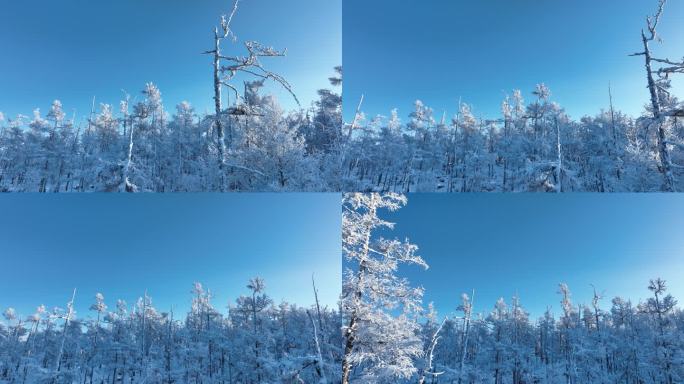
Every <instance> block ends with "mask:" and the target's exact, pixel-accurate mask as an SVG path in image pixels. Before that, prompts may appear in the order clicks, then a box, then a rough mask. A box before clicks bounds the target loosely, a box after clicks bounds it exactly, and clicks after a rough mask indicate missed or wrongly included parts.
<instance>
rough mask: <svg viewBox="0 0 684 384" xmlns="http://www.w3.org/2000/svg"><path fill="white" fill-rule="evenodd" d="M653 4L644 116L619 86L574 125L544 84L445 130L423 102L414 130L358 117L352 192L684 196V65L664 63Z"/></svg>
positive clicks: (412, 119) (661, 5) (467, 111)
mask: <svg viewBox="0 0 684 384" xmlns="http://www.w3.org/2000/svg"><path fill="white" fill-rule="evenodd" d="M653 3H654V4H657V8H656V12H655V13H654V14H653V15H651V16H648V18H647V19H646V28H644V29H643V30H642V31H641V34H642V36H641V37H642V39H641V40H642V41H641V42H639V41H638V40H636V41H635V42H634V43H635V44H637V43H640V44H641V45H643V51H640V52H636V53H634V54H632V55H631V56H635V57H638V58H639V60H642V59H643V60H644V62H642V63H641V65H642V67H641V68H644V69H645V73H644V74H645V75H646V76H644V77H642V78H641V81H642V82H643V84H644V86H645V87H646V88H647V89H648V91H649V94H650V100H648V101H649V102H648V103H647V104H645V108H644V110H643V112H642V113H641V114H640V115H639V116H628V115H625V114H624V113H622V112H620V111H619V110H618V109H616V108H615V106H614V105H613V97H612V96H613V94H612V90H611V88H610V86H608V87H607V89H606V104H605V105H603V109H601V110H600V112H598V113H597V114H595V115H593V116H582V117H579V118H577V117H575V118H574V119H573V118H571V117H570V116H568V115H567V114H566V113H565V111H564V110H563V108H562V107H561V106H560V105H559V104H558V103H556V102H554V101H553V100H552V98H553V94H552V92H551V90H550V89H549V87H547V86H546V85H545V84H543V83H541V84H538V85H537V86H536V87H535V88H534V89H533V90H532V91H531V96H532V97H531V98H530V99H531V100H532V101H531V102H529V103H526V102H525V100H524V97H523V93H522V92H521V91H520V90H514V91H513V92H512V94H511V95H507V96H505V97H504V100H503V101H502V103H501V106H500V111H501V114H500V116H489V117H488V118H485V117H481V116H474V115H473V113H472V112H471V108H470V106H469V105H467V104H464V103H459V105H457V106H456V110H457V111H458V113H457V114H456V115H455V116H454V118H453V119H451V122H450V123H449V124H447V123H446V121H445V119H442V121H441V122H439V123H437V122H436V121H435V119H434V118H433V116H432V115H433V111H432V109H431V108H430V107H429V106H427V105H425V104H424V103H423V102H422V101H420V100H418V101H416V102H415V104H414V106H413V112H411V113H410V114H409V121H408V123H406V124H400V123H398V121H399V120H398V118H397V115H396V112H395V111H396V109H393V110H392V115H391V117H390V118H389V119H387V118H385V117H379V118H374V119H371V121H372V124H370V123H367V122H364V121H357V120H356V119H355V123H356V124H354V125H355V126H354V128H355V132H356V134H355V135H354V136H353V137H352V140H351V142H350V143H349V145H348V146H346V147H345V153H344V156H343V159H344V161H343V164H342V170H343V173H342V175H341V177H342V184H343V186H344V188H345V190H352V191H364V192H389V191H391V192H399V193H408V192H576V191H588V192H653V191H667V192H675V191H681V190H684V125H683V124H684V122H683V121H682V118H684V103H682V102H681V101H680V100H679V99H678V98H677V97H676V95H675V94H674V93H673V88H672V79H673V78H675V77H677V76H680V75H681V74H684V59H680V60H674V61H673V60H670V59H666V58H659V57H658V56H657V53H658V52H655V51H654V49H656V43H661V42H662V40H661V39H660V36H659V35H658V33H657V30H656V28H657V27H658V25H659V22H660V18H661V15H662V14H663V12H664V9H666V8H665V4H666V0H659V1H657V2H655V1H653ZM635 32H637V31H635ZM635 35H636V34H635ZM637 46H638V45H637ZM625 54H626V55H627V54H628V52H625ZM633 60H634V63H635V66H636V65H638V64H639V62H638V60H636V59H633ZM644 64H645V65H644ZM563 96H564V97H568V95H563ZM644 101H645V102H646V100H644ZM600 107H601V106H596V110H598V109H599V108H600ZM444 115H446V112H444Z"/></svg>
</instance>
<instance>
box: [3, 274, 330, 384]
mask: <svg viewBox="0 0 684 384" xmlns="http://www.w3.org/2000/svg"><path fill="white" fill-rule="evenodd" d="M248 287H250V288H248V292H250V293H249V295H248V296H243V297H242V298H244V297H248V298H249V299H251V298H253V297H257V300H256V301H250V300H243V299H242V298H239V299H237V300H235V301H234V302H232V303H230V302H229V303H227V304H228V309H227V310H225V309H223V310H221V309H218V307H223V308H225V306H226V303H223V304H221V305H217V306H214V303H213V302H212V295H211V293H210V291H209V290H208V289H206V288H205V287H203V286H202V284H200V283H195V284H194V285H193V286H192V289H191V290H189V291H190V295H191V298H192V301H191V306H190V310H189V311H188V312H187V313H178V311H177V310H176V311H174V308H175V307H171V308H170V310H167V311H164V310H161V309H159V308H157V307H155V305H154V303H153V301H152V298H151V297H150V296H149V295H148V294H147V293H145V294H144V295H143V296H141V297H140V298H139V299H138V300H137V301H136V303H135V305H134V306H132V307H129V306H127V304H126V302H125V301H123V300H118V301H117V302H116V304H115V305H114V309H113V310H109V309H108V307H107V304H106V302H105V297H104V295H102V294H101V293H97V294H96V295H95V297H94V302H93V303H92V305H91V306H90V310H91V311H92V312H91V314H92V316H88V317H84V318H78V317H76V316H75V314H74V313H73V311H72V309H71V308H72V304H71V302H69V303H68V304H67V311H64V310H62V309H60V308H55V309H53V310H51V311H47V310H46V308H45V306H43V305H41V306H39V307H38V308H37V310H36V311H35V313H34V314H32V315H30V316H27V317H24V316H21V315H19V314H17V313H16V311H15V310H14V309H11V308H9V309H7V310H5V311H4V322H0V382H1V383H43V382H51V383H63V384H66V383H69V384H71V383H84V382H85V383H118V384H121V383H127V384H129V383H130V384H136V383H140V384H142V383H188V384H190V383H245V384H260V383H319V384H323V383H332V384H334V383H339V382H340V378H339V377H340V375H339V371H340V363H341V356H342V350H341V345H342V335H341V333H340V326H341V325H340V315H339V313H338V312H337V311H336V310H335V309H330V308H327V307H325V306H317V305H311V306H309V307H299V306H297V305H294V304H290V303H287V302H281V303H279V304H277V305H276V304H273V301H272V300H271V299H270V297H269V296H268V295H267V294H266V292H265V284H264V283H263V280H262V279H260V278H255V279H252V280H251V281H250V283H249V285H248ZM257 291H258V295H257V296H253V294H257ZM312 297H313V295H312ZM76 301H78V297H76ZM24 319H25V321H24ZM314 325H315V332H314ZM60 356H61V357H60Z"/></svg>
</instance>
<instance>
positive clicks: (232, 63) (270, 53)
mask: <svg viewBox="0 0 684 384" xmlns="http://www.w3.org/2000/svg"><path fill="white" fill-rule="evenodd" d="M239 2H240V0H235V2H234V3H233V8H232V10H231V11H230V15H228V16H226V15H222V16H221V28H220V30H219V28H218V27H215V28H214V49H212V50H210V51H206V52H204V54H207V55H212V58H213V79H214V81H213V84H214V112H215V120H214V124H215V127H216V133H217V140H218V143H217V148H218V162H219V168H220V169H223V168H224V165H225V152H226V143H225V130H224V126H223V122H222V121H221V115H222V114H223V112H222V105H223V102H222V98H221V90H222V87H227V88H229V89H230V90H232V91H233V92H234V93H235V104H236V107H235V108H233V109H234V111H239V112H243V111H244V110H245V109H244V108H242V107H241V106H240V102H241V99H242V97H241V95H240V93H239V92H238V90H237V88H236V87H235V86H233V85H232V84H231V83H230V82H231V81H232V80H233V78H234V77H235V76H236V75H237V74H238V73H243V74H247V75H251V76H254V77H256V78H259V79H262V80H269V79H270V80H273V81H275V82H276V83H278V84H280V85H281V86H282V87H283V88H285V90H286V91H288V92H289V93H290V94H291V95H292V97H293V98H294V100H295V101H296V102H297V105H299V100H298V99H297V96H296V95H295V94H294V92H293V90H292V86H290V84H289V83H288V82H287V80H285V78H284V77H282V76H281V75H278V74H276V73H274V72H270V71H268V70H266V69H265V68H264V66H263V64H262V63H261V61H260V59H261V58H262V57H284V56H285V55H286V54H287V50H283V51H278V50H276V49H274V48H272V47H267V46H264V45H262V44H260V43H259V42H256V41H245V42H244V46H245V48H246V49H247V55H246V56H245V55H242V56H225V55H223V54H222V53H221V42H222V41H223V40H224V39H228V38H230V39H231V40H233V41H236V40H237V36H236V35H235V33H233V31H232V29H231V23H232V21H233V17H234V16H235V13H236V12H237V9H238V4H239ZM224 63H225V65H223V64H224ZM231 114H236V113H230V112H229V115H231ZM239 114H241V115H243V114H245V113H239ZM232 139H233V138H232V132H231V130H230V127H228V144H229V145H230V144H231V142H232Z"/></svg>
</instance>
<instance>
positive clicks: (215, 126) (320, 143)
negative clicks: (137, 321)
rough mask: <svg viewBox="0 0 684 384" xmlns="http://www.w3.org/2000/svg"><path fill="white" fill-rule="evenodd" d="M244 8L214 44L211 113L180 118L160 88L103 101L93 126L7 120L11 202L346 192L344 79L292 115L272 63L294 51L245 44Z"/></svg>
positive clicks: (57, 107) (1, 129) (62, 114)
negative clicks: (93, 194)
mask: <svg viewBox="0 0 684 384" xmlns="http://www.w3.org/2000/svg"><path fill="white" fill-rule="evenodd" d="M238 5H239V0H236V1H235V2H234V5H233V7H232V9H231V12H230V14H229V15H227V16H225V15H224V16H222V17H221V19H220V25H219V26H218V27H216V28H215V29H214V30H213V36H212V37H213V42H212V40H209V39H208V41H207V42H206V43H207V44H208V45H209V46H211V47H213V49H211V50H209V51H206V52H204V53H205V54H206V55H207V58H208V59H207V60H209V59H210V60H211V63H213V65H212V68H213V70H212V72H207V79H209V78H210V76H211V79H213V89H207V99H209V98H210V97H211V98H212V100H211V104H212V105H213V106H214V107H213V111H212V113H198V112H197V111H195V109H194V108H193V106H192V105H191V104H190V103H189V102H181V103H180V104H178V105H176V106H174V107H173V108H171V109H169V108H168V107H166V106H165V105H164V104H163V102H162V93H161V91H160V90H159V89H158V88H157V86H155V85H154V84H153V83H148V84H145V86H144V88H143V90H142V97H135V96H133V97H131V95H128V94H124V95H122V100H120V102H119V103H118V106H113V105H112V104H108V103H101V104H99V107H98V106H96V100H95V98H94V99H93V103H92V110H91V112H90V115H89V116H88V117H87V119H86V120H85V121H81V120H78V121H77V120H76V118H75V116H73V115H71V114H70V113H68V112H67V110H68V109H67V108H66V107H65V106H63V105H62V102H61V101H59V100H55V101H54V102H53V103H52V105H51V106H49V108H48V109H47V113H43V112H42V111H41V109H39V108H37V109H35V110H34V111H33V114H32V116H24V115H19V116H16V117H14V118H10V117H8V116H4V115H3V114H2V113H0V191H9V192H86V191H107V192H116V191H127V192H136V191H141V192H142V191H150V192H189V191H329V190H335V191H337V190H339V165H340V153H341V152H340V151H341V148H340V137H341V129H342V116H341V108H342V105H341V104H342V99H341V96H340V94H339V92H337V91H336V90H334V89H333V87H337V86H340V85H341V82H342V78H341V74H342V68H341V67H337V68H334V71H333V68H331V74H332V76H331V77H330V79H329V80H330V83H331V89H321V90H319V92H318V95H319V99H318V100H316V101H314V102H312V104H311V105H310V106H305V107H301V106H300V108H299V109H298V110H294V111H289V112H288V111H284V110H283V109H282V108H281V107H280V106H279V103H278V101H277V100H276V99H275V98H274V97H273V96H269V95H264V94H262V93H263V92H262V91H261V88H263V87H264V86H265V85H266V84H267V83H271V84H275V85H276V86H278V87H281V88H282V89H284V90H285V91H286V93H288V94H290V95H291V96H292V98H293V99H294V100H295V101H296V103H297V105H299V100H298V99H297V96H296V94H295V92H294V87H293V86H292V85H291V84H290V83H288V81H287V80H286V78H285V77H284V76H282V75H280V74H277V73H274V72H271V71H270V70H268V69H267V68H266V65H265V64H264V63H263V61H264V60H263V59H264V58H272V59H280V60H283V59H285V58H284V56H285V55H286V50H282V51H281V50H277V49H275V48H272V47H270V46H267V45H263V44H261V43H259V42H256V41H249V40H244V41H242V40H238V39H237V36H236V35H235V33H234V32H233V30H232V29H231V21H232V20H233V19H234V17H238V16H239V15H238V14H237V11H238ZM227 43H231V44H232V45H228V44H227ZM228 51H229V52H232V53H231V54H228V53H224V52H228ZM238 79H239V80H240V83H239V84H238ZM245 79H246V80H245ZM224 91H227V92H228V93H227V94H226V92H224ZM136 100H138V101H136ZM70 115H71V116H70Z"/></svg>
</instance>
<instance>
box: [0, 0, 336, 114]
mask: <svg viewBox="0 0 684 384" xmlns="http://www.w3.org/2000/svg"><path fill="white" fill-rule="evenodd" d="M231 6H232V0H198V1H187V0H116V1H113V0H110V1H91V0H63V1H52V0H30V1H10V2H5V3H4V4H3V6H2V14H3V15H4V16H5V17H3V20H2V22H1V23H0V52H2V60H0V111H3V112H4V113H5V115H6V116H7V117H14V116H15V115H16V114H17V113H22V114H25V115H29V116H30V115H31V111H33V109H34V108H36V107H40V108H41V111H44V113H46V112H47V111H48V110H49V107H50V104H51V102H52V100H54V99H60V100H61V101H62V103H63V104H64V108H65V111H67V112H68V113H69V115H71V113H72V110H73V109H74V108H75V109H77V113H78V115H79V116H81V117H84V116H86V115H87V114H88V113H89V111H90V106H91V102H92V98H93V96H96V103H97V104H98V105H99V103H100V102H102V103H109V104H113V105H115V106H117V111H118V102H119V100H120V99H121V97H122V95H123V93H122V91H121V89H125V90H126V91H127V92H128V93H130V94H131V95H133V96H138V97H139V98H140V97H141V96H140V90H142V89H143V87H144V85H145V83H146V82H154V83H156V84H157V85H158V86H159V88H160V89H161V92H162V97H163V99H164V101H165V106H166V109H167V110H169V111H174V110H175V109H174V106H175V105H176V104H177V103H179V102H180V101H183V100H187V101H189V102H190V103H191V104H193V105H194V106H195V107H196V109H197V110H198V112H204V111H205V110H206V109H209V108H210V106H211V104H212V103H213V101H212V99H211V97H212V96H213V93H212V92H213V90H212V89H213V88H212V87H213V85H212V77H211V76H212V74H211V58H210V57H209V56H207V55H202V54H200V53H201V52H204V51H206V50H209V49H212V48H213V28H214V26H215V25H217V23H218V21H219V17H220V15H221V14H224V13H228V12H229V10H230V8H231ZM341 7H342V6H341V0H326V1H318V0H288V1H281V0H242V2H241V5H240V8H239V10H238V13H237V15H236V18H235V19H234V22H233V29H234V31H235V33H236V34H237V36H238V38H239V39H240V40H241V41H242V40H257V41H260V42H261V43H264V44H267V45H273V46H274V47H276V48H278V49H282V48H287V49H288V56H287V57H286V58H266V59H265V60H263V62H264V65H265V66H266V67H267V68H269V69H270V70H272V71H274V72H278V73H279V74H281V75H283V76H285V77H286V78H287V79H288V80H289V81H290V83H292V85H293V88H294V90H295V92H296V93H297V95H298V96H299V98H300V100H301V101H302V104H303V105H304V106H305V107H306V106H308V105H309V103H310V102H311V100H314V99H316V97H317V95H316V91H317V90H318V89H319V88H325V87H328V86H329V82H328V77H329V76H330V75H332V74H333V67H334V66H336V65H340V64H341V62H342V51H341V44H342V29H341V28H342V27H341V23H342V20H341V12H342V10H341ZM224 52H225V53H226V54H243V52H244V50H243V49H241V46H238V45H230V44H229V42H228V41H226V43H225V45H224ZM237 84H239V85H241V84H242V80H241V79H240V80H239V81H238V82H237ZM269 90H271V91H272V92H271V93H273V94H275V95H276V96H278V98H279V100H280V101H281V103H282V105H283V106H284V107H285V108H286V109H289V108H294V107H296V105H295V103H294V101H293V100H292V98H291V97H290V96H289V95H288V94H287V93H286V92H284V91H282V90H281V89H279V88H277V87H276V86H275V85H273V86H270V87H269Z"/></svg>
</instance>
